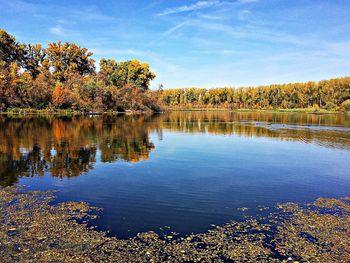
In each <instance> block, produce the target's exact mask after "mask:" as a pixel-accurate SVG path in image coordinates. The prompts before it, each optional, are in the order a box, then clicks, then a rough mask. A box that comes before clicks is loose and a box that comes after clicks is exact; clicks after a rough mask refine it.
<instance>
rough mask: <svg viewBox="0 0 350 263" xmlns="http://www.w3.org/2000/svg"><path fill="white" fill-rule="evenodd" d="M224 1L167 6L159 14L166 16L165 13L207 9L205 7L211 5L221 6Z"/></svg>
mask: <svg viewBox="0 0 350 263" xmlns="http://www.w3.org/2000/svg"><path fill="white" fill-rule="evenodd" d="M222 3H223V2H221V1H198V2H196V3H194V4H192V5H182V6H177V7H173V8H167V9H165V10H164V11H163V12H161V13H158V16H165V15H170V14H177V13H183V12H190V11H195V10H200V9H205V8H209V7H213V6H219V5H221V4H222Z"/></svg>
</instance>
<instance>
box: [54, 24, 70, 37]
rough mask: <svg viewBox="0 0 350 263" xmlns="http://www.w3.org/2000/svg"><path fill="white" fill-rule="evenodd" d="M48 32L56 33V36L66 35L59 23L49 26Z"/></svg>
mask: <svg viewBox="0 0 350 263" xmlns="http://www.w3.org/2000/svg"><path fill="white" fill-rule="evenodd" d="M50 33H51V34H53V35H56V36H60V37H64V36H66V35H67V33H66V32H65V30H64V29H63V28H62V26H60V25H57V26H54V27H51V28H50Z"/></svg>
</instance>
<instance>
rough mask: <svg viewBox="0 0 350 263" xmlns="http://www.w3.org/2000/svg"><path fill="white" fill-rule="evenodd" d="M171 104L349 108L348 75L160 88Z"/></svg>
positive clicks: (343, 109) (188, 106)
mask: <svg viewBox="0 0 350 263" xmlns="http://www.w3.org/2000/svg"><path fill="white" fill-rule="evenodd" d="M160 94H161V95H160V99H161V102H162V103H163V105H165V106H167V107H170V108H177V109H179V108H229V109H297V108H299V109H307V108H311V109H320V108H321V109H326V110H336V111H339V110H340V111H350V77H344V78H336V79H330V80H324V81H320V82H305V83H290V84H281V85H269V86H258V87H247V88H213V89H199V88H183V89H168V90H161V91H160Z"/></svg>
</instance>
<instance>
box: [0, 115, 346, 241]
mask: <svg viewBox="0 0 350 263" xmlns="http://www.w3.org/2000/svg"><path fill="white" fill-rule="evenodd" d="M16 183H18V184H21V185H26V186H28V189H40V190H47V189H55V190H59V191H58V193H57V195H58V201H66V200H79V201H80V200H83V201H87V202H89V203H91V204H92V205H95V206H98V207H102V208H103V209H104V210H103V212H102V213H101V216H100V218H99V219H98V220H97V222H96V223H97V224H98V226H99V227H100V228H101V229H105V230H110V231H111V232H112V234H115V235H117V236H118V237H121V238H127V237H131V236H134V235H135V234H136V233H137V232H141V231H148V230H154V231H157V232H161V230H160V229H159V228H160V227H164V226H170V227H171V228H170V229H171V230H172V231H176V232H180V233H181V234H186V233H190V232H202V231H205V230H207V229H209V228H211V224H223V223H225V222H227V221H229V220H231V219H240V218H241V217H242V212H240V211H238V210H237V208H239V207H248V208H250V213H252V214H254V212H255V211H256V207H257V206H258V205H265V206H272V205H275V204H276V203H277V202H285V201H297V202H306V201H312V200H313V199H315V198H317V197H319V196H324V197H341V196H344V195H349V194H350V116H349V115H340V114H339V115H337V114H334V115H315V114H290V113H228V112H211V113H206V112H201V113H199V112H187V113H185V112H175V113H170V114H163V115H157V116H152V117H136V116H95V117H54V116H49V117H6V116H3V115H2V116H0V185H2V186H6V185H11V184H16Z"/></svg>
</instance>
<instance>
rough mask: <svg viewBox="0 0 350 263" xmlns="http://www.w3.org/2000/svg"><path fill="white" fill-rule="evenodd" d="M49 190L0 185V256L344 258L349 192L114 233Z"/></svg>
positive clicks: (83, 207)
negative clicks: (195, 230)
mask: <svg viewBox="0 0 350 263" xmlns="http://www.w3.org/2000/svg"><path fill="white" fill-rule="evenodd" d="M53 200H54V195H53V193H51V192H38V191H29V192H27V191H22V190H21V189H18V188H16V187H6V188H2V189H0V220H1V225H0V258H1V259H2V262H24V261H25V262H37V261H44V262H50V261H54V262H57V261H58V262H62V261H64V262H95V261H109V262H111V261H117V262H162V261H169V262H184V261H187V262H256V261H263V262H267V261H268V262H281V261H282V262H283V261H284V262H295V261H300V262H304V261H308V262H349V260H350V240H349V236H350V204H349V202H348V201H349V198H348V197H347V198H344V199H327V198H320V199H317V200H316V201H315V202H314V203H311V204H307V205H299V204H294V203H286V204H280V205H278V207H277V208H276V209H277V210H272V211H271V213H270V214H269V215H268V216H266V217H258V216H257V217H256V218H247V219H246V220H244V221H240V222H234V221H232V222H229V223H227V224H225V225H223V226H216V227H215V229H212V230H209V231H208V232H206V233H199V234H191V235H188V236H185V237H181V236H176V235H173V236H171V238H170V237H169V236H170V235H169V236H165V237H164V238H163V237H162V236H160V235H158V234H157V233H155V232H146V233H139V234H138V235H137V236H135V237H134V238H130V239H126V240H120V239H117V238H116V237H109V236H107V234H106V233H104V232H101V231H96V230H95V229H94V228H93V227H91V226H90V225H89V224H88V222H91V219H94V218H95V217H96V212H97V211H98V209H97V208H94V207H91V206H89V205H88V204H87V203H84V202H66V203H58V204H52V202H51V201H53Z"/></svg>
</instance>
